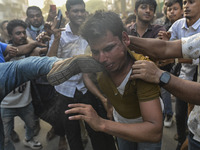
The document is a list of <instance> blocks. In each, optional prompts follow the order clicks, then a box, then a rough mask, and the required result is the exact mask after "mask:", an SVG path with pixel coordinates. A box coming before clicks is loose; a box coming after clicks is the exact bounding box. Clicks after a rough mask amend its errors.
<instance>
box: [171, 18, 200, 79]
mask: <svg viewBox="0 0 200 150" xmlns="http://www.w3.org/2000/svg"><path fill="white" fill-rule="evenodd" d="M169 31H170V32H171V38H170V40H176V39H181V38H183V37H188V36H191V35H194V34H196V33H198V32H200V19H198V20H197V21H196V22H195V23H194V24H193V25H192V26H190V27H188V26H187V23H186V18H182V19H179V20H177V21H176V22H175V23H174V24H173V25H172V26H171V28H170V29H169ZM198 61H199V60H197V61H193V62H194V64H198ZM194 64H186V63H182V68H181V71H180V75H179V77H180V78H182V79H186V80H193V76H194V73H195V71H196V66H197V65H194Z"/></svg>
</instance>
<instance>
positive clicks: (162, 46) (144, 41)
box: [129, 36, 183, 59]
mask: <svg viewBox="0 0 200 150" xmlns="http://www.w3.org/2000/svg"><path fill="white" fill-rule="evenodd" d="M129 37H130V40H131V44H130V45H129V48H130V49H131V50H133V51H135V52H137V53H142V54H144V55H146V56H149V57H151V58H153V59H168V58H181V57H183V56H182V49H181V40H175V41H164V40H159V39H152V38H139V37H135V36H129Z"/></svg>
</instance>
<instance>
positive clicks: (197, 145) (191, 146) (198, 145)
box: [188, 132, 200, 150]
mask: <svg viewBox="0 0 200 150" xmlns="http://www.w3.org/2000/svg"><path fill="white" fill-rule="evenodd" d="M193 136H194V135H193V134H192V133H191V132H189V135H188V150H199V149H200V142H198V141H196V140H194V139H193Z"/></svg>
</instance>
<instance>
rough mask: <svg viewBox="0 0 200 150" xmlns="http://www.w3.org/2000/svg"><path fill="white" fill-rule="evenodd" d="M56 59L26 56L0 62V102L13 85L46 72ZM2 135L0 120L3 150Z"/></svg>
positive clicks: (1, 128)
mask: <svg viewBox="0 0 200 150" xmlns="http://www.w3.org/2000/svg"><path fill="white" fill-rule="evenodd" d="M56 61H58V58H56V57H28V58H24V59H21V60H18V61H13V62H6V63H0V68H1V69H0V102H1V101H2V100H3V98H4V97H5V96H6V95H7V94H8V93H9V92H11V91H12V90H13V89H14V88H15V87H18V86H19V85H21V84H22V83H24V82H26V81H28V80H32V79H35V78H38V77H39V76H41V75H46V74H48V73H49V71H50V70H51V68H52V65H53V64H54V63H55V62H56ZM0 120H1V118H0ZM3 137H4V133H3V124H2V122H1V121H0V148H1V150H3V145H2V143H3V141H4V138H3Z"/></svg>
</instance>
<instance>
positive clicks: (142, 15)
mask: <svg viewBox="0 0 200 150" xmlns="http://www.w3.org/2000/svg"><path fill="white" fill-rule="evenodd" d="M156 7H157V3H156V1H155V0H137V1H136V2H135V11H134V12H135V15H136V23H135V24H133V25H132V26H130V27H129V29H128V30H129V31H128V33H129V34H130V35H133V36H138V37H142V38H156V37H157V36H158V32H159V31H165V28H164V27H162V26H160V25H151V22H152V20H153V18H154V14H155V11H156Z"/></svg>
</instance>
